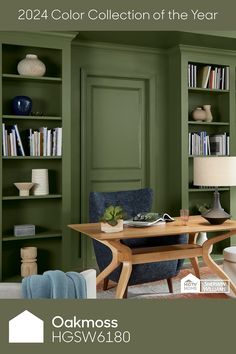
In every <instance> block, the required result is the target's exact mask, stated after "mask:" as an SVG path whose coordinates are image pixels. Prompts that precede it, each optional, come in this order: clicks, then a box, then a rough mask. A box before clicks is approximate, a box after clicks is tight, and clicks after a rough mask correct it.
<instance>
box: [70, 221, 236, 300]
mask: <svg viewBox="0 0 236 354" xmlns="http://www.w3.org/2000/svg"><path fill="white" fill-rule="evenodd" d="M68 226H69V227H70V228H72V229H73V230H76V231H78V232H81V233H83V234H85V235H87V236H89V237H91V238H93V239H95V240H97V241H99V242H101V243H102V244H104V245H106V246H107V247H109V248H110V250H111V252H112V255H113V258H112V261H111V263H110V264H109V265H108V266H107V268H105V269H104V270H103V271H102V272H101V273H100V274H99V275H98V276H97V284H98V283H100V282H101V281H102V280H103V279H105V278H106V277H107V276H108V275H109V274H110V273H111V272H112V271H113V270H114V269H116V268H117V267H118V266H119V265H120V264H121V263H122V264H123V266H122V271H121V275H120V279H119V282H118V285H117V290H116V298H118V299H120V298H122V297H123V295H124V292H125V289H126V286H127V284H128V281H129V278H130V274H131V271H132V265H133V264H140V263H149V262H156V261H164V260H173V259H184V258H189V259H190V260H191V263H192V266H193V268H194V271H195V274H196V276H197V277H199V278H200V272H199V267H198V257H199V256H202V258H203V261H204V263H205V264H206V265H207V266H208V267H209V268H210V269H211V270H212V271H213V273H215V274H216V275H218V276H219V277H220V278H222V279H224V280H230V279H229V277H228V276H227V275H226V274H225V272H224V271H223V270H222V269H221V268H220V267H219V266H218V265H217V264H216V263H215V262H214V261H213V259H212V258H211V256H210V254H209V249H210V248H211V246H212V245H213V244H215V243H217V242H220V241H222V240H225V239H227V238H229V237H231V236H233V235H235V234H236V221H234V220H227V221H226V222H224V223H223V224H222V225H210V224H209V223H208V222H207V221H206V220H205V219H203V218H202V217H201V216H191V217H190V218H189V222H188V225H187V226H183V225H182V222H181V220H180V219H179V218H176V221H174V222H171V223H166V224H164V225H158V226H152V227H146V228H133V227H124V230H123V231H122V232H117V233H104V232H101V229H100V224H99V223H97V224H74V225H68ZM204 231H205V232H208V233H209V232H217V233H220V234H217V236H214V237H212V238H210V239H208V240H207V241H206V242H204V244H203V245H202V246H199V245H197V244H196V239H197V236H198V233H199V232H204ZM221 231H222V233H221ZM180 234H189V242H188V244H177V245H172V246H159V247H146V248H133V249H131V248H130V247H128V246H126V245H124V244H122V243H121V242H120V241H121V240H124V239H129V238H139V237H140V238H141V237H163V236H170V235H180ZM230 287H231V289H232V291H233V292H234V293H235V294H236V286H235V285H234V283H233V282H232V281H230Z"/></svg>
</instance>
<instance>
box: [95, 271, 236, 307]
mask: <svg viewBox="0 0 236 354" xmlns="http://www.w3.org/2000/svg"><path fill="white" fill-rule="evenodd" d="M189 273H192V274H194V272H193V270H192V269H191V268H189V269H188V268H186V269H182V270H181V271H180V273H179V274H178V276H177V277H175V278H173V288H174V293H173V294H171V293H169V290H168V286H167V282H166V280H161V281H157V282H152V283H146V284H142V285H133V286H129V288H128V299H160V300H165V299H170V300H172V299H230V298H232V297H233V295H232V294H231V293H230V294H224V293H215V294H214V293H212V294H203V293H201V294H200V293H199V294H191V293H186V294H185V293H184V294H183V293H181V292H180V281H181V279H182V278H184V277H185V276H186V275H188V274H189ZM200 274H201V279H208V280H213V279H214V280H215V279H219V278H218V277H217V276H216V275H215V274H213V273H212V272H211V271H210V269H209V268H208V267H201V268H200ZM115 292H116V284H115V283H113V282H111V281H110V282H109V285H108V290H106V291H103V290H102V286H101V285H100V286H99V287H98V292H97V298H98V299H114V298H115Z"/></svg>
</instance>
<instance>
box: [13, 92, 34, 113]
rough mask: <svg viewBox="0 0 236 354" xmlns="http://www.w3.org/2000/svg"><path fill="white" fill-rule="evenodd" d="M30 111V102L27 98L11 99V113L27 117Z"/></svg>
mask: <svg viewBox="0 0 236 354" xmlns="http://www.w3.org/2000/svg"><path fill="white" fill-rule="evenodd" d="M31 109H32V100H31V98H30V97H28V96H15V97H14V98H13V99H12V112H13V114H15V115H17V116H28V115H29V114H30V112H31Z"/></svg>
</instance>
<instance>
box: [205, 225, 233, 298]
mask: <svg viewBox="0 0 236 354" xmlns="http://www.w3.org/2000/svg"><path fill="white" fill-rule="evenodd" d="M235 233H236V231H235V230H234V231H230V232H227V233H225V234H223V235H219V236H215V237H212V238H210V239H209V240H207V241H206V242H204V243H203V245H202V248H203V255H202V257H203V261H204V263H205V264H206V265H207V266H208V267H209V268H210V269H211V270H212V271H213V273H215V274H216V275H218V276H219V277H220V278H221V279H223V280H229V281H230V288H231V290H232V291H233V292H234V294H235V295H236V286H235V285H234V283H233V282H232V281H231V280H230V278H229V277H228V275H227V274H226V273H225V272H224V271H223V270H222V269H221V268H220V267H219V266H218V265H217V264H216V263H215V262H214V261H213V259H212V258H211V256H210V248H211V246H212V245H214V244H215V243H217V242H220V241H222V240H225V239H227V238H229V237H231V236H232V235H234V234H235Z"/></svg>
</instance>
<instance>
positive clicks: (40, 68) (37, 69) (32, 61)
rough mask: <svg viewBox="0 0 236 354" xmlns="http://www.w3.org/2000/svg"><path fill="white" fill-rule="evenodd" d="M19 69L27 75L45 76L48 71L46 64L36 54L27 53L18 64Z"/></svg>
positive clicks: (21, 73)
mask: <svg viewBox="0 0 236 354" xmlns="http://www.w3.org/2000/svg"><path fill="white" fill-rule="evenodd" d="M17 71H18V73H19V74H20V75H25V76H43V75H44V74H45V72H46V66H45V64H44V63H43V62H42V61H41V60H39V58H38V56H37V55H35V54H27V55H26V57H25V58H24V59H22V60H21V61H20V62H19V63H18V65H17Z"/></svg>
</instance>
